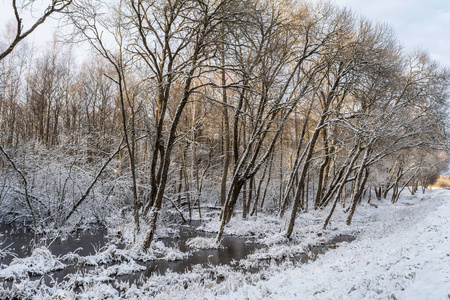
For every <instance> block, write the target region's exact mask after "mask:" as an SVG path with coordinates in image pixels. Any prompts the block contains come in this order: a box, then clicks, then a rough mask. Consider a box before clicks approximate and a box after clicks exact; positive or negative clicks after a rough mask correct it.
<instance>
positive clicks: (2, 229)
mask: <svg viewBox="0 0 450 300" xmlns="http://www.w3.org/2000/svg"><path fill="white" fill-rule="evenodd" d="M199 224H200V223H198V222H194V223H192V224H190V225H187V226H180V227H179V234H178V235H177V237H172V238H162V239H159V240H160V241H162V242H163V243H164V244H165V246H170V247H174V248H178V249H179V250H180V251H182V252H185V253H186V252H189V251H192V249H191V248H189V247H188V246H187V245H186V241H187V240H188V239H190V238H194V237H198V236H201V237H212V236H214V235H213V234H211V233H206V232H202V231H197V230H195V228H196V227H197V226H198V225H199ZM0 233H1V234H2V236H0V241H4V243H3V245H2V246H0V247H2V248H5V247H6V246H9V245H11V246H10V247H8V249H9V250H10V251H11V252H13V253H15V255H16V256H17V257H19V258H23V257H27V256H30V255H31V252H32V241H33V232H32V231H30V230H27V229H24V228H23V227H16V226H10V225H4V224H2V225H0ZM106 234H107V231H106V229H105V228H95V229H90V230H87V231H77V232H75V233H73V234H72V235H69V236H67V237H66V238H65V239H61V238H56V239H55V240H45V239H43V238H39V237H38V245H39V244H40V245H47V246H48V245H49V246H48V247H49V250H50V251H51V252H52V254H54V255H55V256H62V255H64V254H67V253H69V252H73V251H75V250H77V249H79V250H78V251H77V253H78V254H79V255H80V256H87V255H92V254H95V253H96V250H98V249H100V248H101V247H103V246H105V245H106V244H107V243H108V239H107V237H106ZM354 239H355V238H354V237H353V236H347V235H345V236H338V237H336V238H334V239H332V240H331V241H329V242H328V243H324V244H321V245H318V246H313V247H311V248H310V251H309V253H304V254H301V255H298V256H296V257H292V258H289V260H292V261H296V262H298V261H300V262H302V263H306V262H308V261H309V260H314V259H315V258H316V257H317V255H318V254H320V253H323V252H325V251H326V250H327V249H329V248H333V247H335V246H336V244H338V243H340V242H343V241H352V240H354ZM222 245H223V247H221V248H219V249H208V250H198V251H195V252H193V253H191V254H190V255H189V256H188V257H186V258H185V259H183V260H178V261H165V260H155V261H149V262H137V263H138V264H139V265H141V266H144V267H145V270H143V271H138V272H134V273H131V274H128V275H122V276H116V277H115V280H120V281H129V282H139V280H140V279H141V278H146V277H149V276H150V275H152V274H165V272H166V271H167V270H171V271H172V272H177V273H182V272H185V271H187V270H191V269H192V267H193V266H194V265H197V264H201V265H203V266H206V265H230V264H232V262H233V261H239V260H241V259H243V258H245V257H247V255H249V254H251V253H253V252H254V251H255V250H257V249H261V248H264V247H266V246H264V245H262V244H258V243H255V242H254V241H253V240H252V239H248V238H242V237H236V236H224V238H223V240H222ZM119 247H120V246H119ZM80 248H81V249H80ZM12 259H13V257H12V256H6V257H3V258H0V264H3V265H9V264H10V263H11V261H12ZM279 262H281V261H279ZM267 264H268V262H267ZM262 267H264V262H263V263H262V264H261V267H260V268H262ZM95 268H96V267H93V266H81V265H77V264H76V263H74V264H68V265H67V266H66V267H65V268H64V269H63V270H60V271H55V272H52V273H50V274H47V275H45V276H44V282H45V283H46V284H47V285H50V284H51V283H52V281H53V280H55V281H57V282H61V281H62V280H64V278H65V277H66V276H67V275H69V274H73V273H76V272H81V273H87V272H89V271H90V270H94V269H95ZM236 268H238V267H236ZM260 268H254V269H252V270H248V271H250V272H258V271H259V270H260ZM30 279H31V280H38V279H41V276H31V277H30ZM219 280H220V279H219ZM4 284H6V286H8V285H10V284H11V282H10V283H9V284H8V283H7V282H6V283H4Z"/></svg>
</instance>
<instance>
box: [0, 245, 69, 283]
mask: <svg viewBox="0 0 450 300" xmlns="http://www.w3.org/2000/svg"><path fill="white" fill-rule="evenodd" d="M64 268H65V265H64V264H63V263H61V261H60V260H59V259H57V258H56V257H55V256H54V255H52V253H51V252H50V250H48V249H47V248H35V249H34V250H33V252H32V254H31V256H29V257H25V258H17V257H16V258H14V259H13V260H12V262H11V264H10V265H9V266H7V267H6V268H4V269H2V270H0V278H3V279H10V280H11V279H17V278H19V279H23V278H26V277H28V276H39V275H44V274H47V273H49V272H53V271H57V270H62V269H64Z"/></svg>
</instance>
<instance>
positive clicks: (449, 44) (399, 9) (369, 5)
mask: <svg viewBox="0 0 450 300" xmlns="http://www.w3.org/2000/svg"><path fill="white" fill-rule="evenodd" d="M11 1H12V0H0V32H1V33H3V32H4V30H5V24H6V23H7V21H8V20H9V21H11V20H13V14H12V11H11V9H10V6H11V4H10V3H11ZM312 1H320V0H312ZM37 2H40V3H42V2H45V0H39V1H37ZM331 2H332V3H335V4H337V5H341V6H346V7H349V8H351V9H352V10H353V11H354V12H355V13H357V14H360V15H362V16H365V17H366V18H368V19H369V20H373V21H375V22H385V23H388V24H391V25H392V26H393V28H394V29H395V31H396V33H397V37H398V39H399V40H400V42H401V43H402V44H403V45H404V47H405V50H407V51H413V50H414V49H416V48H420V49H422V50H426V51H428V52H429V53H430V55H431V57H432V58H433V59H435V60H438V61H440V62H441V63H442V64H443V65H445V66H447V67H450V0H331ZM53 23H55V22H53ZM52 31H53V30H52V28H51V26H48V25H47V26H45V27H43V28H41V29H40V30H39V31H37V32H35V33H34V34H33V36H32V38H31V39H32V40H34V41H35V42H36V43H38V44H39V43H42V41H48V40H50V39H51V37H52V35H53V34H52Z"/></svg>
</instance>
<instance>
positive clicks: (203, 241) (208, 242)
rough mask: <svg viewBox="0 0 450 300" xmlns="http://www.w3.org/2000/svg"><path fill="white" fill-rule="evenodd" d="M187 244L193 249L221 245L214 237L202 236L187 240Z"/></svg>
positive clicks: (215, 247) (216, 247) (212, 247)
mask: <svg viewBox="0 0 450 300" xmlns="http://www.w3.org/2000/svg"><path fill="white" fill-rule="evenodd" d="M186 245H188V246H189V247H190V248H193V249H218V248H219V247H220V245H219V244H217V243H216V240H215V239H214V238H208V237H201V236H198V237H195V238H191V239H189V240H187V241H186Z"/></svg>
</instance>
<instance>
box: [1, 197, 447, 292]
mask: <svg viewBox="0 0 450 300" xmlns="http://www.w3.org/2000/svg"><path fill="white" fill-rule="evenodd" d="M372 202H373V203H374V204H375V205H376V207H375V206H374V205H369V204H367V203H363V204H362V205H360V206H359V207H358V209H357V211H356V214H355V217H354V220H353V224H352V226H350V227H348V226H346V225H345V224H344V223H345V218H346V214H345V213H344V209H342V208H339V209H337V211H336V213H335V215H334V216H333V219H332V223H331V224H330V226H329V228H328V229H327V230H323V229H322V225H323V220H324V218H325V216H326V214H327V213H328V211H327V209H326V210H324V211H311V212H309V213H304V214H300V215H299V217H298V220H297V225H296V231H295V234H294V238H293V241H286V240H284V239H283V237H282V236H283V235H282V234H283V228H284V227H285V224H284V222H285V221H286V220H282V221H280V220H278V219H277V218H276V217H274V216H272V217H271V216H264V215H261V216H258V218H254V219H248V220H242V219H241V218H240V217H238V216H236V217H235V218H233V219H232V222H231V223H230V225H229V226H228V227H227V229H226V231H227V232H228V233H230V234H242V235H246V236H249V235H252V236H256V237H257V238H258V239H259V240H260V241H261V242H264V243H266V244H267V245H269V247H268V248H267V249H265V250H264V249H261V250H260V251H259V252H258V253H256V254H254V255H251V256H250V257H249V258H247V259H245V260H242V261H240V262H239V264H240V265H241V266H244V267H245V266H254V265H255V264H254V263H255V262H256V261H258V259H260V258H269V257H277V258H280V257H286V256H292V255H295V254H297V253H299V252H301V251H304V250H306V251H308V246H309V245H314V244H317V243H320V242H323V241H326V240H329V239H330V238H331V237H333V236H336V235H340V234H349V233H350V234H356V235H357V239H356V240H355V241H353V242H351V243H342V244H339V247H338V248H337V249H332V250H329V251H328V252H326V253H325V254H323V255H320V256H319V257H318V259H317V260H315V261H313V262H310V263H308V264H293V263H291V262H288V261H286V262H284V263H281V264H277V263H275V262H274V261H270V262H269V266H268V267H266V268H265V269H261V270H260V271H259V272H258V273H249V272H244V271H239V270H236V269H233V268H231V267H230V266H203V267H202V266H194V267H193V269H192V271H190V272H187V273H185V274H177V273H173V272H167V273H166V274H165V275H156V274H155V275H152V276H151V277H149V278H143V279H142V280H141V282H140V284H139V286H136V285H135V284H131V285H130V284H129V283H125V282H122V283H120V282H111V276H110V275H111V274H112V275H114V274H121V272H122V269H126V271H127V272H132V271H133V270H132V269H133V268H135V267H136V266H137V265H135V264H134V262H133V256H130V255H128V256H130V258H129V259H128V260H126V261H125V262H124V263H122V264H121V265H118V267H117V270H116V269H114V270H112V271H111V270H109V269H106V271H108V272H106V271H105V270H103V272H100V273H99V272H91V273H89V274H73V275H72V276H69V277H68V278H67V280H66V281H64V282H62V283H59V284H56V285H55V286H53V287H46V286H45V285H41V284H40V283H39V282H38V281H34V282H32V281H27V280H22V281H21V282H17V283H14V284H13V289H12V290H10V291H7V290H2V288H1V287H0V298H2V297H8V296H20V297H23V298H36V299H60V298H66V299H72V298H75V297H77V298H78V299H97V298H102V299H116V298H128V299H149V298H155V299H447V300H448V299H450V296H449V295H450V241H449V239H450V190H445V189H437V190H433V191H431V192H430V191H427V194H426V195H422V194H418V195H416V196H410V195H408V193H407V192H406V193H404V195H403V196H402V197H401V199H400V201H399V202H397V203H395V204H392V203H390V202H389V201H388V200H383V201H376V200H374V199H373V200H372ZM217 225H218V224H217V222H216V221H211V222H209V223H206V224H205V225H203V226H202V228H203V229H204V230H211V231H213V230H215V227H216V226H217ZM243 229H245V230H244V231H243ZM250 232H251V234H249V233H250ZM211 240H212V239H211ZM191 243H192V244H195V245H196V246H195V247H194V248H204V247H206V248H209V246H208V244H209V239H203V240H192V241H191ZM108 249H110V248H108ZM113 250H115V249H113ZM108 251H109V250H108ZM108 251H107V252H108ZM110 252H111V251H109V252H108V253H110ZM115 252H117V250H116V251H115ZM115 252H114V253H115ZM101 255H103V256H104V253H103V252H101V253H99V254H98V255H96V256H93V257H92V259H94V258H98V257H100V256H101ZM124 255H125V254H124ZM97 256H98V257H97ZM103 256H101V257H103ZM128 256H127V257H128ZM108 257H109V256H108ZM53 260H54V257H50V259H49V261H50V262H51V261H53ZM20 265H25V266H27V265H28V261H27V264H26V263H25V261H22V260H15V264H14V265H13V264H12V266H10V267H6V266H3V267H2V269H1V270H0V273H8V272H9V273H11V272H10V271H11V270H10V269H11V268H17V267H18V266H20ZM109 271H111V272H109ZM43 272H44V273H45V272H48V271H46V270H44V271H43ZM9 273H8V274H9ZM110 273H111V274H110ZM11 276H12V275H11ZM5 277H6V276H5ZM74 286H78V287H80V291H81V293H80V292H77V293H75V292H73V287H74ZM36 290H37V291H36ZM58 297H60V298H58Z"/></svg>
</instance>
